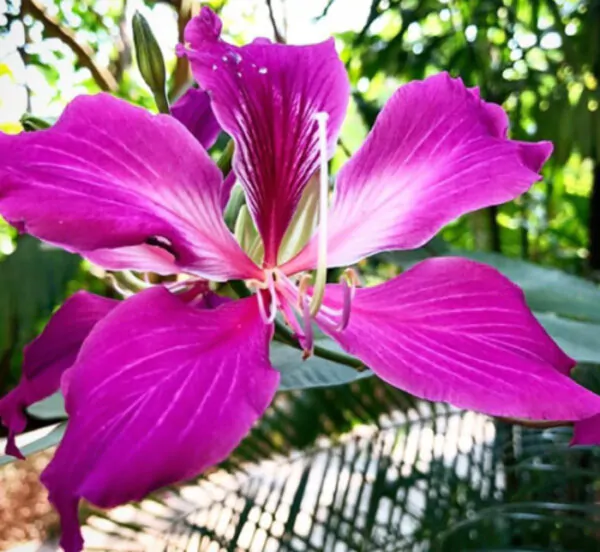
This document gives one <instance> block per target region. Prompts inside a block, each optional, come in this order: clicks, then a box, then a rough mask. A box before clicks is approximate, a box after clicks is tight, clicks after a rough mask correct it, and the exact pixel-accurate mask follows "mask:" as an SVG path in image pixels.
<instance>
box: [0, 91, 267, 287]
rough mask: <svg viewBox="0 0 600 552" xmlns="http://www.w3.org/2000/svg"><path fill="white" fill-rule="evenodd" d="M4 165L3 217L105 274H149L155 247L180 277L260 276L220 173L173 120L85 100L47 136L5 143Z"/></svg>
mask: <svg viewBox="0 0 600 552" xmlns="http://www.w3.org/2000/svg"><path fill="white" fill-rule="evenodd" d="M0 158H1V159H2V164H1V165H0V213H1V214H2V215H3V216H4V217H5V218H6V219H7V220H8V221H9V222H10V223H11V224H13V225H15V226H17V227H18V228H20V229H22V230H24V231H25V232H28V233H30V234H33V235H34V236H37V237H38V238H41V239H43V240H45V241H48V242H50V243H54V244H56V245H59V246H61V247H64V248H65V249H68V250H69V251H74V252H77V253H80V254H82V255H84V256H87V257H89V258H90V259H91V260H93V261H96V262H102V263H103V265H104V266H105V267H106V268H113V269H120V268H130V269H136V270H142V269H143V270H149V269H150V268H151V267H152V263H153V261H155V260H156V256H157V255H156V252H155V251H154V250H152V249H151V248H145V247H143V246H144V244H150V245H152V246H155V247H160V248H162V249H163V250H164V252H165V253H167V254H168V256H170V257H169V259H171V260H169V261H168V262H169V263H171V264H172V265H173V267H174V269H176V270H175V271H176V272H180V271H182V270H186V271H188V272H192V273H195V274H198V275H200V276H203V277H206V278H210V279H213V280H226V279H229V278H246V277H252V276H253V275H254V276H259V272H258V269H257V268H256V267H255V265H254V264H253V263H252V262H251V261H250V260H249V259H248V257H247V256H246V255H245V254H244V253H243V251H242V250H241V249H240V248H239V246H238V244H237V242H236V241H235V239H234V238H233V236H232V235H231V233H230V232H229V231H228V230H227V227H226V226H225V223H224V221H223V218H222V212H221V207H220V202H221V198H220V195H221V185H222V180H223V179H222V175H221V172H220V171H219V169H218V168H217V166H216V165H215V164H214V163H213V162H212V160H211V159H210V157H209V156H208V154H207V153H206V151H205V150H204V148H202V146H201V145H200V144H199V143H198V142H197V141H196V140H195V139H194V138H193V137H192V136H191V134H190V133H189V132H187V131H186V130H185V129H184V128H183V127H182V125H180V124H179V123H178V122H177V121H175V120H174V119H173V118H172V117H170V116H167V115H156V116H155V115H152V114H150V113H148V112H147V111H145V110H143V109H141V108H138V107H134V106H132V105H130V104H128V103H127V102H124V101H122V100H118V99H116V98H113V97H111V96H109V95H106V94H100V95H97V96H81V97H79V98H77V99H75V100H74V101H73V102H72V103H71V104H70V105H69V106H68V107H67V108H66V110H65V111H64V113H63V115H62V116H61V118H60V120H59V121H58V123H56V125H54V126H53V127H52V128H50V129H48V130H44V131H39V132H33V133H25V134H20V135H17V136H7V135H0ZM132 246H142V248H141V249H139V248H134V249H128V248H131V247H132ZM106 249H117V253H116V254H115V259H113V258H112V256H111V255H110V254H109V253H108V252H107V251H106ZM98 250H100V252H99V253H98V255H96V254H95V253H96V252H98ZM128 253H131V255H128ZM165 262H166V261H165V259H164V253H162V257H161V258H160V259H158V262H157V271H158V272H164V271H165V270H166V267H165Z"/></svg>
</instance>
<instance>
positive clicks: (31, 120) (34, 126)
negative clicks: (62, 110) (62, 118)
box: [19, 113, 52, 132]
mask: <svg viewBox="0 0 600 552" xmlns="http://www.w3.org/2000/svg"><path fill="white" fill-rule="evenodd" d="M19 122H20V123H21V126H22V127H23V130H24V131H25V132H33V131H34V130H44V129H46V128H50V127H51V126H52V123H51V122H50V121H47V120H46V119H41V118H40V117H35V116H34V115H31V114H30V113H25V114H23V116H22V117H21V120H20V121H19Z"/></svg>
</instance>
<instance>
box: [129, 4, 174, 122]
mask: <svg viewBox="0 0 600 552" xmlns="http://www.w3.org/2000/svg"><path fill="white" fill-rule="evenodd" d="M133 42H134V44H135V54H136V59H137V63H138V67H139V68H140V73H141V74H142V78H143V79H144V81H145V83H146V84H147V85H148V87H149V88H150V90H151V91H152V94H153V95H154V101H155V102H156V106H157V107H158V110H159V111H160V112H161V113H169V102H168V100H167V94H166V87H167V72H166V69H165V60H164V59H163V55H162V52H161V51H160V46H159V45H158V42H157V41H156V38H155V36H154V34H153V33H152V29H151V28H150V25H148V21H146V19H145V18H144V16H143V15H142V14H140V13H139V12H135V15H134V16H133Z"/></svg>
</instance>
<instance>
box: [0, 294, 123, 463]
mask: <svg viewBox="0 0 600 552" xmlns="http://www.w3.org/2000/svg"><path fill="white" fill-rule="evenodd" d="M118 303H119V301H116V300H114V299H107V298H105V297H98V296H97V295H93V294H91V293H88V292H86V291H79V292H77V293H76V294H74V295H72V296H71V297H69V299H67V300H66V301H65V303H64V305H63V306H62V307H60V309H58V310H57V311H56V313H55V314H54V316H52V318H51V319H50V321H49V322H48V324H47V326H46V327H45V328H44V331H43V332H42V333H41V334H40V335H39V336H38V337H37V338H35V339H34V340H33V341H32V342H31V343H30V344H29V345H27V347H25V351H24V353H23V374H22V376H21V381H20V382H19V385H18V386H17V387H16V388H15V389H14V390H13V391H11V392H10V393H9V394H8V395H7V396H6V397H4V398H3V399H2V400H0V418H1V419H2V423H3V424H4V425H5V426H6V427H8V428H9V430H10V433H9V437H8V444H7V447H6V453H7V454H12V455H13V456H17V457H19V458H22V455H21V453H20V451H19V449H18V448H17V447H16V444H15V435H16V434H17V433H20V432H22V431H23V430H24V429H25V426H26V423H27V418H26V417H25V414H24V409H25V408H27V407H28V406H30V405H32V404H33V403H36V402H38V401H41V400H42V399H45V398H46V397H49V396H50V395H52V394H53V393H55V392H56V391H58V389H59V386H60V378H61V376H62V374H63V372H64V371H65V370H66V369H67V368H69V366H71V365H72V364H73V362H75V358H76V357H77V353H78V352H79V349H80V347H81V344H82V343H83V341H84V340H85V338H86V337H87V336H88V334H89V333H90V332H91V331H92V328H93V327H94V326H95V325H96V324H97V323H98V321H99V320H101V319H102V318H104V317H105V316H106V315H107V314H108V313H109V312H110V311H111V310H112V309H113V308H114V307H115V306H116V305H117V304H118Z"/></svg>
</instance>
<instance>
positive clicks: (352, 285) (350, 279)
mask: <svg viewBox="0 0 600 552" xmlns="http://www.w3.org/2000/svg"><path fill="white" fill-rule="evenodd" d="M340 282H341V283H342V285H343V286H344V302H343V306H342V313H341V319H340V322H339V324H338V326H337V329H338V330H339V331H342V330H345V329H346V328H347V327H348V323H349V322H350V312H351V310H352V300H353V299H354V295H355V294H356V286H358V285H360V280H359V278H358V274H356V271H355V270H353V269H352V268H347V269H346V270H344V273H343V274H342V276H341V278H340Z"/></svg>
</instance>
